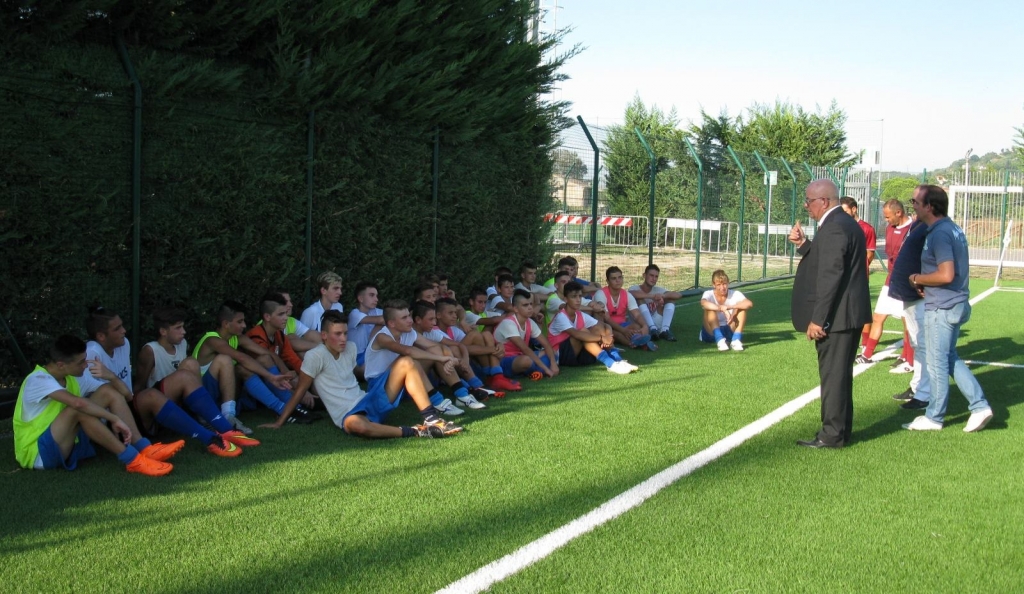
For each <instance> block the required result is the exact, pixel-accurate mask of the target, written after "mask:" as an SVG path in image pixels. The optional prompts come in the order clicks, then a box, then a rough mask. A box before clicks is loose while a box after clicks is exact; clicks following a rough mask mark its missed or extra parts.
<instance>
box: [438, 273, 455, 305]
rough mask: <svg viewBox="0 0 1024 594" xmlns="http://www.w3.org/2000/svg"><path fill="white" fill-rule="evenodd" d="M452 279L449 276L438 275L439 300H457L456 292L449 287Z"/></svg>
mask: <svg viewBox="0 0 1024 594" xmlns="http://www.w3.org/2000/svg"><path fill="white" fill-rule="evenodd" d="M450 279H451V277H449V276H448V275H447V274H445V273H443V272H442V273H441V274H439V275H437V298H438V299H442V298H446V299H455V291H453V290H452V289H451V287H449V286H448V282H449V280H450Z"/></svg>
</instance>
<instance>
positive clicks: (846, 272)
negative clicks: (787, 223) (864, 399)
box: [789, 179, 871, 448]
mask: <svg viewBox="0 0 1024 594" xmlns="http://www.w3.org/2000/svg"><path fill="white" fill-rule="evenodd" d="M804 208H805V209H807V213H808V214H809V215H810V216H811V218H812V219H815V220H816V221H818V231H817V234H816V235H815V236H814V239H813V240H811V239H808V238H807V235H806V234H805V233H804V230H803V229H802V228H801V227H800V223H799V222H797V224H796V225H794V226H793V228H792V230H790V232H789V241H790V242H791V243H793V245H795V246H796V248H797V251H798V252H800V255H801V259H800V265H799V267H797V271H796V280H795V281H794V283H793V302H792V319H793V328H795V329H796V330H797V331H798V332H804V333H806V335H807V339H808V340H813V341H814V346H815V350H817V353H818V375H819V377H820V378H821V430H820V431H818V434H817V435H816V436H815V437H814V439H809V440H800V441H797V442H796V443H797V445H801V446H805V447H810V448H841V447H843V446H845V445H847V444H849V443H850V438H851V433H852V431H853V359H854V357H856V356H857V342H858V341H857V337H858V332H859V331H860V329H861V328H862V327H863V326H864V324H866V323H868V322H870V321H871V298H870V296H869V294H868V274H867V262H866V260H865V258H864V252H865V248H864V232H863V231H861V229H860V226H859V225H857V222H856V221H854V220H853V217H851V216H850V215H848V214H846V212H844V211H843V210H842V209H841V208H839V190H838V189H837V188H836V185H835V184H834V183H832V182H831V181H830V180H827V179H819V180H816V181H813V182H811V183H810V184H809V185H808V186H807V190H806V192H805V199H804Z"/></svg>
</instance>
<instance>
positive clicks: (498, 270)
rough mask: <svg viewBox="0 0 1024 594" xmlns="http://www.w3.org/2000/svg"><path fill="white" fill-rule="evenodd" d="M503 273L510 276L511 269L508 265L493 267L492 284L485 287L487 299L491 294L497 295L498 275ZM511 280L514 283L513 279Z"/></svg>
mask: <svg viewBox="0 0 1024 594" xmlns="http://www.w3.org/2000/svg"><path fill="white" fill-rule="evenodd" d="M505 275H508V276H512V269H511V268H509V267H508V266H498V267H497V268H495V269H494V284H493V285H491V286H490V287H487V299H488V301H489V300H490V299H491V296H492V295H497V294H498V293H499V292H500V291H499V289H500V288H499V287H498V277H501V276H505ZM512 282H513V283H515V280H513V281H512Z"/></svg>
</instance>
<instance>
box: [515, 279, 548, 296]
mask: <svg viewBox="0 0 1024 594" xmlns="http://www.w3.org/2000/svg"><path fill="white" fill-rule="evenodd" d="M516 288H517V289H522V290H524V291H527V292H529V293H534V294H538V295H540V296H541V297H543V296H544V295H547V294H549V293H554V292H555V288H554V287H545V286H544V285H538V284H536V283H534V284H532V285H530V286H529V287H527V286H526V285H524V284H523V283H522V282H519V283H517V284H516Z"/></svg>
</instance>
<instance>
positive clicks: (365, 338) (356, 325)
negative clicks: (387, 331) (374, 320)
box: [348, 307, 384, 353]
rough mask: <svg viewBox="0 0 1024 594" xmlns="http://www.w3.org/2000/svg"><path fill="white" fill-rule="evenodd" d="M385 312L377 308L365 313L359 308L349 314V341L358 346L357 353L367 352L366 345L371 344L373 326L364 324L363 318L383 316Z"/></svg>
mask: <svg viewBox="0 0 1024 594" xmlns="http://www.w3.org/2000/svg"><path fill="white" fill-rule="evenodd" d="M383 315H384V310H383V309H381V308H379V307H375V308H373V309H371V310H370V311H369V312H368V313H363V312H362V310H360V309H359V308H358V307H357V308H356V309H353V310H352V311H350V312H348V339H349V341H350V342H354V343H355V345H356V353H364V352H366V345H368V344H370V331H371V330H373V324H362V323H360V322H362V321H363V318H368V317H375V316H383Z"/></svg>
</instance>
